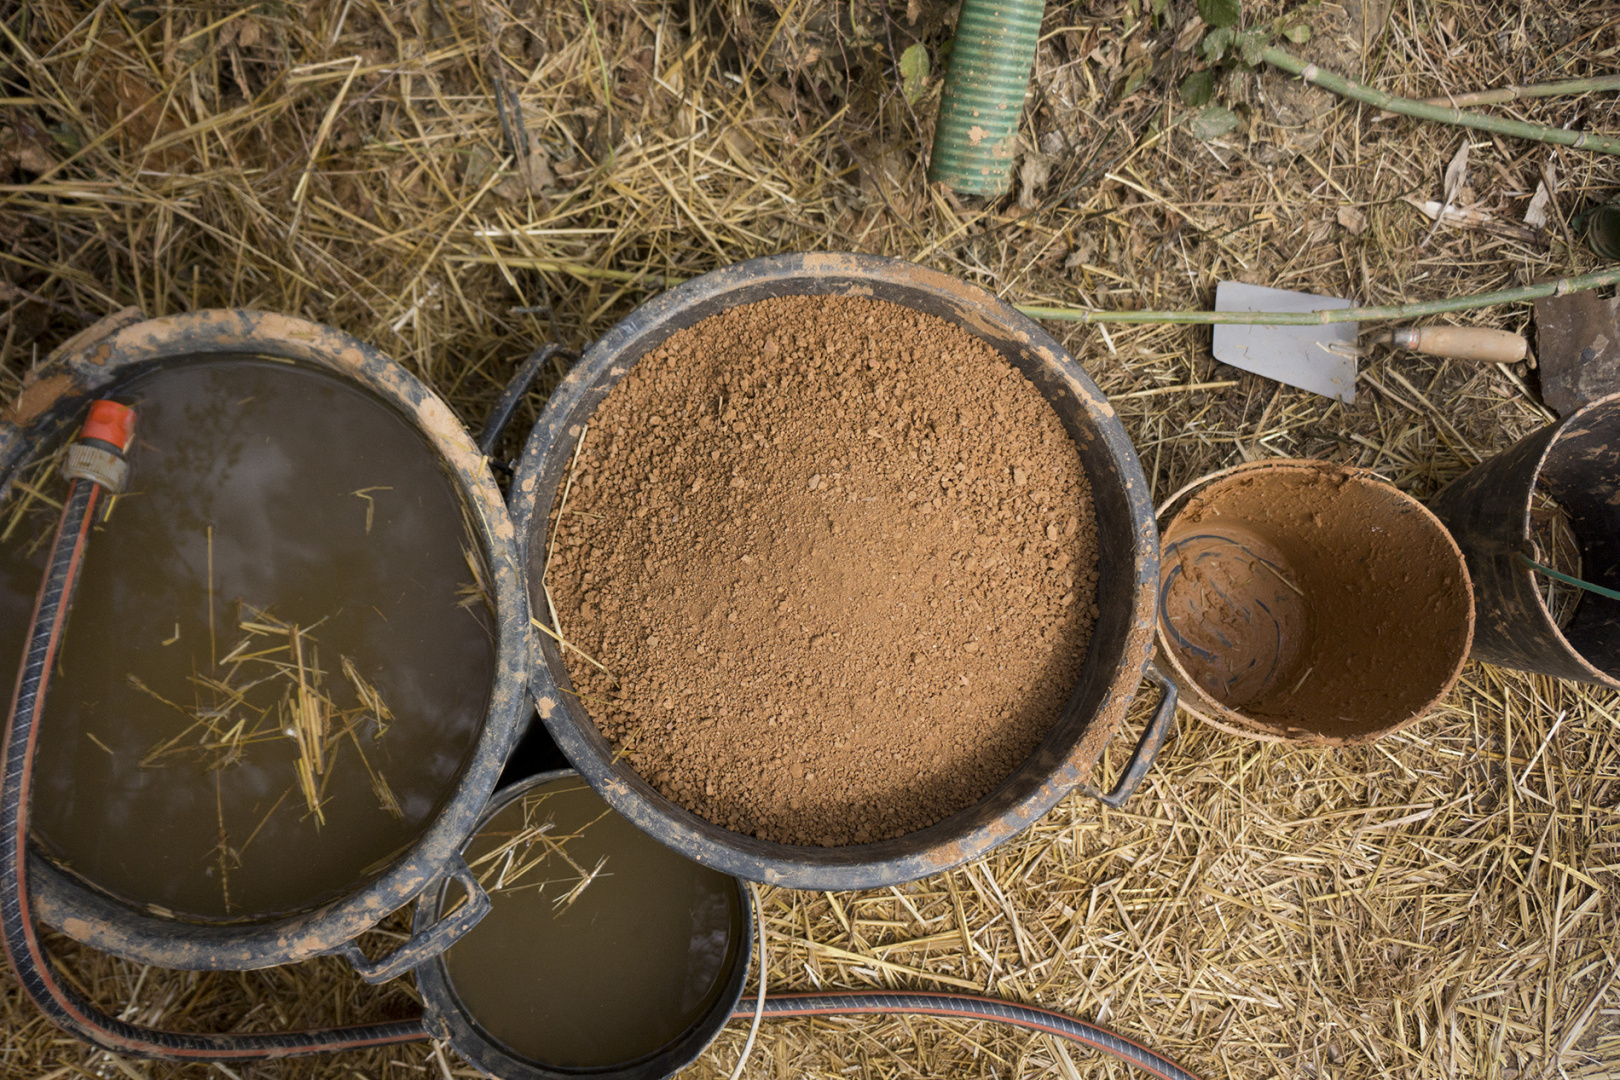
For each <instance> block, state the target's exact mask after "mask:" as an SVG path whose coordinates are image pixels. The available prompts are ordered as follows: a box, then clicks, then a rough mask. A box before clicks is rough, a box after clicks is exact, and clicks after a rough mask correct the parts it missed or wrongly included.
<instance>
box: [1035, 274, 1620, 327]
mask: <svg viewBox="0 0 1620 1080" xmlns="http://www.w3.org/2000/svg"><path fill="white" fill-rule="evenodd" d="M1615 284H1620V267H1612V268H1610V269H1608V270H1594V271H1593V272H1592V273H1589V274H1577V275H1576V276H1574V277H1565V278H1559V279H1558V280H1556V281H1544V282H1541V283H1540V284H1538V285H1524V286H1521V287H1519V288H1516V289H1496V290H1494V291H1492V292H1484V293H1474V294H1473V295H1472V296H1454V297H1452V298H1451V299H1449V300H1425V301H1423V302H1421V303H1416V304H1383V305H1375V306H1368V307H1348V308H1330V309H1327V310H1323V311H1101V310H1098V309H1096V308H1061V307H1036V306H1025V305H1019V307H1018V310H1019V311H1021V312H1023V313H1024V314H1025V315H1028V316H1029V317H1030V318H1032V319H1052V320H1056V321H1059V322H1077V323H1196V324H1212V323H1238V324H1242V325H1245V326H1316V325H1318V324H1320V323H1342V322H1376V321H1379V320H1382V319H1415V318H1420V317H1422V316H1425V315H1443V314H1445V313H1447V312H1451V311H1474V310H1476V309H1478V308H1486V307H1496V306H1497V305H1498V304H1516V303H1520V302H1522V301H1525V300H1539V299H1541V298H1542V297H1544V296H1563V295H1564V294H1566V293H1572V292H1585V291H1586V290H1588V289H1596V288H1600V287H1602V286H1604V285H1615Z"/></svg>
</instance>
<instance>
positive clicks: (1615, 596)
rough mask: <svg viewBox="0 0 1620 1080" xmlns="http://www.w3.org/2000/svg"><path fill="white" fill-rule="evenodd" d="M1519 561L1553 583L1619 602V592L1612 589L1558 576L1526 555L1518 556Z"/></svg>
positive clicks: (1565, 575)
mask: <svg viewBox="0 0 1620 1080" xmlns="http://www.w3.org/2000/svg"><path fill="white" fill-rule="evenodd" d="M1519 561H1520V562H1522V563H1524V565H1526V566H1528V567H1529V568H1530V569H1532V570H1534V571H1535V572H1536V573H1538V574H1545V575H1547V576H1548V577H1550V578H1552V579H1553V580H1554V581H1562V582H1563V583H1564V584H1565V585H1574V586H1575V587H1576V588H1578V589H1585V590H1586V591H1587V592H1589V593H1596V594H1597V595H1599V596H1607V597H1608V598H1609V599H1610V600H1620V592H1615V591H1614V590H1613V589H1605V588H1604V587H1603V586H1601V585H1594V584H1592V583H1591V582H1590V581H1582V580H1581V579H1580V578H1578V577H1570V576H1569V575H1568V574H1560V573H1559V572H1558V571H1557V570H1554V569H1553V568H1552V567H1550V566H1542V565H1541V564H1540V563H1538V562H1536V561H1535V560H1534V559H1532V558H1531V557H1530V556H1528V555H1523V554H1521V555H1520V556H1519Z"/></svg>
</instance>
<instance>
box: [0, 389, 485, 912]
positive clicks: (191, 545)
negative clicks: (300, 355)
mask: <svg viewBox="0 0 1620 1080" xmlns="http://www.w3.org/2000/svg"><path fill="white" fill-rule="evenodd" d="M116 396H117V398H118V399H119V400H122V401H125V402H127V403H129V404H132V405H133V406H134V407H135V408H136V410H137V412H138V414H139V421H138V427H137V445H136V446H135V448H134V450H133V451H132V455H131V474H130V490H129V491H128V492H127V493H126V494H124V495H122V496H120V497H119V498H118V499H117V500H116V502H115V503H114V505H113V506H112V508H111V514H110V517H109V518H108V519H107V521H106V523H105V524H104V525H103V526H101V527H99V528H98V529H97V531H96V534H95V536H94V539H93V540H92V543H91V546H90V550H89V553H88V555H87V557H86V560H85V563H84V570H83V573H82V577H81V583H80V586H79V590H78V594H77V597H76V600H75V603H74V607H73V610H72V613H71V616H70V620H69V624H68V628H67V636H66V639H65V642H64V645H63V651H62V654H61V660H60V665H59V668H58V671H57V674H56V676H55V677H54V679H53V681H52V684H51V691H50V698H49V701H48V703H47V707H46V712H45V716H44V721H43V725H42V729H41V734H40V743H39V750H38V758H37V762H36V769H37V779H36V781H35V792H34V802H33V816H34V822H35V840H36V842H38V843H39V844H40V845H41V846H42V847H43V849H44V850H45V851H46V852H47V853H48V854H49V856H50V857H52V858H53V859H54V860H55V861H57V862H58V863H59V864H60V865H62V866H64V867H66V868H67V869H69V870H70V871H72V872H73V873H75V874H77V875H79V876H80V877H82V878H83V879H85V880H87V881H88V882H90V883H91V884H93V885H95V886H96V887H98V888H100V889H102V890H104V891H106V892H108V893H111V894H113V895H115V896H118V897H120V898H123V899H125V900H128V901H131V902H135V903H138V904H150V905H158V906H160V907H162V908H165V909H167V910H169V911H172V912H175V913H177V914H181V915H185V916H193V917H201V918H214V917H257V916H266V915H270V914H280V913H284V912H290V911H296V910H301V909H304V908H307V907H310V906H313V905H314V904H316V903H319V902H322V901H324V900H326V899H330V898H332V897H334V896H336V895H340V894H341V893H343V892H345V891H348V890H349V889H351V888H353V887H355V886H356V885H358V884H360V883H362V882H363V881H364V879H365V878H366V877H368V876H369V875H371V874H372V873H375V872H377V871H380V870H381V869H384V868H385V867H386V866H387V865H388V864H389V863H391V862H392V861H393V859H394V857H395V856H397V855H398V854H399V853H400V852H401V851H402V850H403V849H404V848H406V847H407V846H408V845H409V844H410V843H411V842H413V841H414V840H415V839H416V838H417V837H418V836H419V835H420V834H421V833H422V832H423V831H424V830H425V829H426V828H427V826H428V825H429V824H430V823H431V822H432V821H433V820H434V818H435V816H436V814H437V813H438V811H439V808H440V807H441V806H442V805H443V803H444V802H445V801H446V800H447V799H448V798H449V796H450V795H451V794H452V793H453V790H454V785H455V783H456V781H457V779H458V777H459V774H460V773H461V771H462V769H463V767H464V765H465V764H466V761H467V759H468V757H469V755H470V753H471V751H472V749H473V746H474V744H475V741H476V736H477V732H478V729H479V725H480V723H481V721H482V718H483V716H484V713H485V709H486V707H487V704H488V700H489V695H490V690H491V684H492V679H493V674H494V666H495V646H494V639H493V625H494V624H493V621H492V619H491V617H490V615H489V613H488V611H487V609H486V607H485V604H484V603H483V602H482V600H481V599H480V598H479V597H478V595H477V588H476V583H475V574H474V571H473V569H471V568H470V565H469V561H468V556H467V553H468V552H469V551H470V550H475V548H474V546H473V545H474V542H473V541H472V540H470V539H469V533H468V530H467V529H466V526H465V524H464V519H463V511H462V504H461V500H460V497H459V495H458V493H457V491H456V489H455V487H454V486H453V483H452V481H451V479H450V478H449V477H448V475H446V473H445V472H444V471H443V470H442V469H441V468H440V465H439V463H438V460H437V458H436V456H435V454H434V451H433V449H432V448H431V446H430V444H429V443H428V442H427V441H426V440H425V439H424V438H423V437H422V436H421V435H420V434H418V433H417V432H416V431H415V430H413V429H412V428H411V427H410V426H409V425H408V424H407V422H406V421H405V420H404V419H403V418H402V417H401V416H399V415H398V414H397V413H396V412H395V411H394V410H393V409H392V408H391V407H389V406H388V405H387V404H385V403H384V402H382V401H381V400H379V399H377V398H375V397H373V396H371V395H370V394H368V393H366V392H364V391H362V390H360V389H358V388H356V387H353V386H351V385H349V384H347V383H344V382H341V381H339V380H338V379H336V378H334V377H332V376H330V375H327V374H325V373H323V372H319V371H316V370H314V369H310V368H305V367H298V366H293V365H289V364H284V363H277V362H272V361H260V360H243V359H211V360H207V361H205V362H199V363H191V364H188V365H186V366H177V367H171V368H167V369H164V370H161V371H157V372H153V373H149V374H146V375H143V376H140V377H138V378H137V379H135V380H133V381H131V382H129V383H127V384H125V385H123V386H122V387H120V391H119V393H118V394H117V395H116ZM45 490H46V493H47V494H50V495H52V496H54V497H58V498H59V497H60V496H61V495H62V494H63V492H64V490H65V485H64V484H63V483H62V482H61V481H60V480H56V481H55V482H54V483H53V484H52V485H51V486H49V488H48V489H45ZM21 497H22V493H20V492H19V493H14V495H13V496H12V505H15V500H17V499H19V498H21ZM8 509H10V507H8ZM6 517H7V519H9V517H10V515H9V514H7V515H6ZM53 525H54V512H48V513H30V514H28V515H27V516H26V517H25V518H24V519H23V520H21V521H20V522H19V523H18V527H16V528H14V529H13V532H12V536H11V537H10V538H9V540H8V541H6V542H5V543H4V544H0V656H4V657H19V656H20V655H21V650H22V644H23V638H24V634H25V631H26V624H27V621H28V618H29V614H30V612H31V610H32V604H33V598H34V593H35V591H36V589H37V588H38V583H39V576H40V572H41V568H42V565H43V560H44V555H45V552H44V547H45V546H46V544H48V542H49V540H48V537H49V533H50V531H51V528H52V526H53ZM474 560H475V562H479V565H481V561H480V560H479V559H478V557H477V556H474ZM210 577H211V582H210ZM260 611H262V612H263V614H257V612H260ZM210 614H212V621H213V628H212V634H210ZM244 621H246V622H249V623H251V624H253V625H254V626H257V627H260V628H261V629H260V630H259V631H247V630H243V629H241V626H240V624H241V623H242V622H244ZM292 626H296V627H298V628H299V631H300V632H299V640H298V642H297V644H298V646H299V650H298V651H299V652H300V653H301V659H302V661H303V666H304V682H305V686H306V688H307V690H308V694H309V697H310V698H311V700H312V702H313V700H314V698H315V697H316V695H319V696H321V697H324V698H326V699H328V700H329V701H330V702H331V706H330V708H329V709H327V710H326V714H325V715H326V727H325V735H324V737H323V738H322V739H321V740H320V743H321V747H322V754H321V758H322V763H321V769H320V772H319V775H318V776H317V775H313V774H312V777H311V779H312V782H313V788H314V790H315V794H316V801H317V804H318V806H319V809H320V813H319V819H320V820H318V819H317V815H315V814H313V813H311V811H310V807H309V801H308V800H307V799H306V798H305V796H304V794H303V791H302V788H301V786H300V782H299V779H298V764H297V763H298V761H299V760H300V758H301V757H304V756H306V755H305V754H304V753H303V752H301V750H300V748H299V744H298V741H297V740H296V739H295V738H294V737H293V736H291V735H289V734H287V732H288V731H289V729H290V725H291V719H290V714H289V711H288V710H289V708H290V706H292V705H295V704H296V703H297V701H298V697H299V692H298V690H297V675H296V666H297V665H296V661H297V659H299V657H294V656H293V648H292V646H293V641H292V637H291V635H290V632H288V631H287V630H286V629H285V628H286V627H292ZM277 627H281V628H282V629H280V630H277V629H276V628H277ZM244 641H245V642H246V644H245V645H244V644H243V642H244ZM233 649H237V650H238V653H237V659H236V660H235V661H232V662H226V660H227V657H229V655H230V653H231V651H232V650H233ZM278 650H279V651H278ZM250 654H257V657H256V658H250V659H246V660H243V659H242V657H243V656H244V655H250ZM345 660H347V662H348V663H347V664H345V662H344V661H345ZM10 662H11V661H8V663H10ZM8 670H14V669H8ZM351 673H352V674H351ZM222 687H224V688H225V689H222ZM362 687H364V688H365V689H366V690H368V691H374V693H375V695H376V697H380V699H381V704H382V705H383V706H384V707H385V708H386V709H387V711H388V713H390V714H391V716H388V715H381V714H379V712H378V710H377V709H376V707H375V706H376V704H377V701H376V697H373V698H372V699H371V700H370V701H368V700H367V697H366V696H365V694H364V693H363V691H362V689H361V688H362ZM160 699H161V700H160ZM315 707H316V709H317V712H318V711H319V705H318V703H316V705H315ZM199 717H204V718H206V721H205V722H200V721H199ZM379 777H380V782H379V780H378V779H377V778H379ZM384 790H386V794H382V792H383V791H384ZM390 803H391V804H392V805H389V804H390Z"/></svg>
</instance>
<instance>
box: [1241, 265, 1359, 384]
mask: <svg viewBox="0 0 1620 1080" xmlns="http://www.w3.org/2000/svg"><path fill="white" fill-rule="evenodd" d="M1349 306H1350V301H1348V300H1341V299H1340V298H1338V297H1336V296H1317V295H1316V294H1314V293H1302V292H1294V291H1293V290H1291V289H1269V288H1266V287H1265V286H1264V285H1245V284H1243V283H1242V282H1238V281H1222V282H1219V283H1218V284H1217V285H1216V286H1215V310H1216V311H1322V310H1324V309H1329V308H1347V307H1349ZM1355 347H1356V324H1355V323H1349V322H1345V323H1323V324H1321V325H1319V326H1255V325H1252V324H1249V323H1220V324H1217V325H1216V326H1215V340H1214V348H1213V350H1212V351H1213V352H1214V353H1215V359H1217V360H1219V361H1220V362H1221V363H1223V364H1231V365H1232V366H1233V367H1239V368H1242V369H1243V370H1244V371H1252V372H1254V373H1255V374H1256V375H1264V376H1265V377H1266V378H1268V379H1276V380H1277V381H1278V382H1280V383H1287V384H1288V385H1289V386H1297V387H1299V388H1300V389H1301V390H1309V391H1310V392H1311V393H1313V394H1321V395H1322V396H1323V397H1329V398H1336V399H1337V400H1339V401H1342V402H1344V403H1346V404H1349V403H1350V402H1352V401H1354V400H1355V399H1356V352H1355Z"/></svg>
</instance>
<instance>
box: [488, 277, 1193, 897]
mask: <svg viewBox="0 0 1620 1080" xmlns="http://www.w3.org/2000/svg"><path fill="white" fill-rule="evenodd" d="M511 505H512V510H513V516H514V520H515V524H516V527H517V531H518V536H519V541H520V543H521V544H523V545H524V552H525V554H524V559H525V565H526V567H527V569H528V574H529V578H528V583H529V589H530V597H531V602H532V606H533V608H534V610H535V612H536V615H537V623H539V624H540V625H541V632H540V633H538V634H537V635H536V637H535V653H534V665H533V671H532V676H531V686H532V689H533V692H534V695H535V698H536V701H537V704H538V706H539V709H540V714H541V716H542V718H543V719H544V721H545V724H546V726H547V728H548V729H549V730H550V732H551V734H552V736H553V737H554V738H555V740H556V742H557V744H558V746H560V747H561V749H562V750H563V752H564V753H565V754H567V756H568V758H569V760H570V761H571V762H572V763H573V764H574V766H575V767H576V768H577V769H578V770H579V772H580V774H581V775H582V776H583V777H584V778H585V780H586V781H588V782H589V783H590V785H591V786H592V787H593V788H595V789H596V791H597V792H598V793H600V794H601V796H602V797H603V798H604V799H605V800H606V801H607V802H608V803H609V805H611V806H612V807H613V808H614V809H615V810H617V811H618V812H619V813H621V814H623V815H624V816H625V817H626V818H628V819H629V820H630V821H632V822H634V823H635V824H636V825H638V826H639V827H641V828H643V829H645V830H646V831H648V832H649V833H651V834H652V835H653V836H655V837H657V838H658V839H659V840H661V841H663V842H664V843H666V844H668V845H669V846H671V847H673V848H674V849H675V850H677V851H679V852H681V853H682V854H684V855H686V856H687V857H689V858H691V859H694V860H696V861H697V862H700V863H702V864H704V865H706V866H711V867H714V868H716V869H718V870H721V871H723V872H725V873H728V874H732V875H735V876H738V877H741V878H744V879H748V880H755V881H763V882H769V883H773V884H781V885H787V886H792V887H796V888H806V889H855V888H873V887H879V886H883V885H888V884H893V883H897V882H902V881H907V880H911V879H914V878H918V877H922V876H924V875H927V874H931V873H934V872H937V871H940V870H944V869H947V868H949V867H951V866H954V865H956V864H958V863H961V862H964V861H967V860H969V859H973V858H976V857H978V856H980V855H982V854H984V853H985V852H986V851H988V850H989V849H990V848H992V847H994V846H996V845H997V844H1000V843H1002V842H1004V841H1006V840H1007V839H1009V838H1011V837H1012V836H1014V835H1015V834H1017V833H1018V832H1019V831H1020V830H1021V829H1023V828H1025V827H1026V826H1028V825H1030V824H1031V823H1032V822H1034V821H1035V820H1036V819H1038V818H1039V817H1040V816H1041V815H1043V814H1045V813H1046V812H1047V811H1048V810H1050V809H1051V808H1052V807H1053V805H1055V804H1056V803H1057V802H1058V801H1059V800H1060V799H1062V798H1063V797H1064V796H1065V795H1067V794H1068V793H1069V792H1070V791H1071V790H1074V789H1075V788H1076V787H1079V788H1080V789H1081V790H1083V791H1086V792H1087V793H1088V794H1094V795H1097V796H1098V797H1100V798H1106V799H1109V800H1111V801H1112V803H1113V804H1114V805H1118V803H1119V801H1121V800H1123V799H1124V798H1125V796H1126V795H1128V794H1129V793H1130V791H1131V789H1133V788H1134V787H1135V786H1136V784H1137V782H1138V781H1140V779H1141V777H1142V775H1143V773H1144V772H1145V771H1146V769H1147V767H1148V763H1149V762H1150V761H1151V760H1152V757H1153V754H1154V753H1155V751H1156V750H1157V748H1158V745H1159V742H1160V741H1161V739H1162V738H1163V735H1164V732H1165V731H1166V729H1167V726H1168V724H1169V722H1170V719H1171V716H1172V713H1173V702H1172V701H1171V700H1170V699H1169V690H1168V684H1164V683H1161V685H1164V686H1165V687H1166V694H1167V697H1166V699H1165V700H1164V701H1163V702H1162V703H1161V704H1160V706H1159V708H1158V709H1157V711H1156V712H1154V713H1153V714H1152V715H1151V718H1150V719H1146V720H1145V722H1144V724H1143V729H1142V733H1141V735H1140V738H1139V741H1137V743H1136V747H1135V750H1134V751H1132V752H1130V753H1129V755H1128V760H1127V761H1124V762H1120V761H1118V760H1116V761H1115V763H1114V764H1115V767H1116V768H1120V772H1119V776H1120V779H1119V780H1118V782H1117V784H1116V786H1115V787H1114V789H1113V791H1112V792H1111V793H1110V794H1108V795H1104V794H1103V793H1102V792H1101V791H1098V790H1097V789H1095V788H1093V787H1092V786H1091V784H1092V783H1095V782H1098V781H1100V779H1101V778H1100V776H1099V775H1097V774H1098V773H1100V772H1102V771H1103V770H1100V769H1098V768H1097V766H1098V762H1099V759H1100V757H1101V756H1102V754H1103V751H1104V747H1105V744H1107V743H1108V741H1109V740H1110V738H1111V737H1112V736H1113V735H1114V734H1115V732H1116V731H1117V730H1118V729H1119V727H1120V725H1121V721H1122V719H1123V718H1124V717H1125V713H1126V709H1127V706H1128V705H1129V704H1130V702H1131V700H1132V698H1133V696H1134V695H1135V694H1136V692H1137V690H1138V687H1139V684H1140V683H1141V681H1142V679H1143V677H1144V669H1145V668H1146V667H1147V660H1148V654H1149V652H1150V649H1151V635H1152V613H1153V589H1154V586H1155V584H1156V582H1157V580H1158V572H1157V564H1158V545H1157V536H1156V531H1155V529H1154V523H1153V517H1152V507H1151V504H1150V501H1149V498H1148V489H1147V484H1146V482H1145V480H1144V478H1143V476H1142V471H1141V468H1140V466H1139V464H1138V461H1137V457H1136V453H1135V451H1134V450H1133V449H1132V447H1131V444H1130V441H1129V440H1128V439H1127V437H1126V435H1125V432H1124V429H1123V428H1122V427H1121V425H1120V424H1119V421H1118V419H1117V418H1116V417H1115V415H1114V412H1113V410H1112V409H1111V408H1110V407H1109V404H1108V402H1107V399H1106V398H1105V397H1104V396H1103V394H1102V393H1101V392H1100V391H1099V390H1098V389H1097V387H1096V386H1095V384H1093V383H1092V381H1091V380H1090V379H1089V378H1088V377H1087V376H1086V374H1085V372H1084V371H1083V370H1082V369H1081V368H1080V366H1079V364H1078V363H1076V362H1075V360H1074V358H1073V357H1071V356H1070V355H1069V354H1068V353H1067V352H1066V351H1065V350H1064V349H1063V347H1062V346H1060V345H1059V344H1058V343H1057V342H1056V341H1054V340H1053V339H1052V338H1051V337H1049V336H1048V335H1047V334H1046V333H1044V332H1043V331H1042V330H1041V329H1040V327H1039V326H1037V325H1036V324H1035V323H1033V322H1031V321H1030V320H1029V319H1027V318H1024V317H1023V316H1022V315H1020V314H1018V313H1017V312H1016V311H1014V310H1013V309H1012V308H1010V307H1008V306H1007V305H1005V304H1003V303H1002V302H1000V301H999V300H997V299H996V298H995V297H993V296H991V295H990V294H989V293H987V292H985V291H983V290H982V289H979V288H977V287H975V286H971V285H968V284H966V283H964V282H961V281H959V280H957V279H955V278H952V277H949V276H948V275H945V274H941V273H937V272H935V271H932V270H928V269H925V268H923V267H920V266H916V265H913V264H910V263H905V262H900V261H897V260H893V259H884V258H877V257H872V256H863V255H840V254H815V255H806V254H800V255H783V256H775V257H771V258H764V259H756V260H752V261H749V262H744V263H740V264H738V265H735V266H731V267H727V268H725V269H722V270H718V271H715V272H713V273H709V274H705V275H704V276H702V277H700V278H697V279H695V280H693V281H691V282H688V283H686V284H684V285H681V286H679V287H677V288H675V289H671V290H670V291H668V292H666V293H664V294H662V295H660V296H658V297H656V298H654V299H652V300H650V301H648V302H647V303H645V304H643V305H642V306H641V307H639V308H637V309H636V310H635V311H634V312H632V313H631V314H630V315H629V316H627V317H626V318H625V319H624V320H623V321H622V322H620V323H619V324H618V325H616V326H615V327H613V328H612V329H611V330H609V331H608V333H607V334H605V335H604V336H603V337H602V338H601V339H600V340H599V341H597V342H596V343H595V344H594V345H592V346H591V348H590V349H589V350H588V351H587V352H586V353H585V354H584V355H583V357H582V358H581V359H580V360H579V362H578V363H577V364H576V365H574V367H573V369H572V370H571V371H570V373H569V374H568V376H567V378H566V379H565V380H564V381H563V382H562V384H561V385H560V386H559V387H558V388H557V389H556V390H555V391H554V392H553V393H552V395H551V397H550V399H549V401H548V403H547V405H546V409H545V412H544V414H543V415H542V416H541V418H540V422H539V423H538V425H536V427H535V428H534V429H533V431H532V432H531V433H530V436H529V439H528V442H527V445H526V446H525V448H524V451H523V454H522V457H521V459H520V461H519V463H518V466H517V470H516V474H515V478H514V481H513V485H512V500H511ZM1119 757H1120V758H1125V757H1127V755H1125V754H1121V755H1119ZM1121 766H1122V767H1121Z"/></svg>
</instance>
